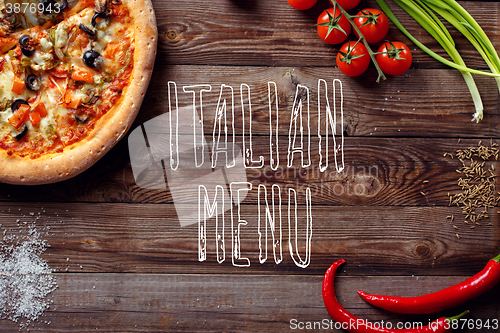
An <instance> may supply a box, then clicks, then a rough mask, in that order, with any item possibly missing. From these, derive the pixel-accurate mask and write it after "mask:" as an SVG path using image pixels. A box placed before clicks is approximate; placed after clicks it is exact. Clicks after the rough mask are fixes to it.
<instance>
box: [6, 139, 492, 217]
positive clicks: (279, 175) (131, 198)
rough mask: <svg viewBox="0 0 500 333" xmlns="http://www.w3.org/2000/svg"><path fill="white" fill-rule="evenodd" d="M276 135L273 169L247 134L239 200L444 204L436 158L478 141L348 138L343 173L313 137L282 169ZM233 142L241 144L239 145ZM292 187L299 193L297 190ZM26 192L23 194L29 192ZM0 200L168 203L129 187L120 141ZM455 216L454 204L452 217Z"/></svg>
mask: <svg viewBox="0 0 500 333" xmlns="http://www.w3.org/2000/svg"><path fill="white" fill-rule="evenodd" d="M239 139H241V138H239ZM280 140H281V141H279V144H281V143H283V144H284V147H280V148H279V152H280V167H279V168H278V169H277V170H276V171H273V170H272V169H271V168H270V166H269V160H270V158H269V149H270V145H269V139H268V138H265V137H255V138H254V142H253V143H254V147H253V148H254V154H255V156H256V157H257V156H259V155H262V156H264V159H265V166H264V168H262V169H255V170H252V169H247V170H246V174H247V180H248V181H250V182H251V183H252V186H253V188H254V190H255V191H251V192H250V193H249V195H248V198H246V201H245V202H246V203H254V204H255V203H257V196H256V194H257V191H256V190H257V187H258V185H260V184H266V185H267V186H271V185H272V184H278V185H280V186H281V187H282V189H285V190H287V188H289V187H292V188H295V189H302V190H304V189H305V187H310V188H311V190H312V191H313V193H314V196H313V198H312V201H313V204H315V205H317V204H320V205H342V206H344V205H353V206H360V205H362V206H368V205H369V206H377V205H378V206H394V205H395V206H428V205H438V206H448V204H449V197H448V193H450V194H455V193H459V191H460V188H459V187H458V184H457V182H458V179H459V178H460V174H459V173H457V172H456V170H457V169H459V168H461V166H462V164H461V163H460V162H459V161H458V160H457V159H456V158H455V159H451V158H450V157H449V156H443V155H444V154H445V153H455V151H456V150H457V149H466V148H469V147H470V146H477V144H478V142H479V139H467V140H465V139H464V140H460V142H458V140H456V139H426V138H349V137H348V138H345V144H344V146H345V148H344V155H345V156H344V159H345V171H344V172H342V173H338V172H337V171H336V170H335V161H334V157H335V156H334V155H333V154H331V153H330V154H329V167H328V169H327V170H326V171H325V172H320V171H319V170H318V165H319V153H318V145H317V138H314V141H313V143H312V145H311V147H312V149H311V163H312V164H311V167H308V168H301V166H300V160H299V158H298V155H297V156H295V160H294V164H293V165H292V167H290V168H288V167H287V151H288V139H287V138H283V139H280ZM492 142H493V143H497V142H498V141H497V140H492ZM238 144H239V145H240V147H241V146H242V145H241V143H240V142H238ZM483 144H484V145H489V144H490V140H483ZM492 163H493V162H492ZM493 164H494V165H495V166H496V170H499V169H500V166H498V165H497V162H494V163H493ZM166 165H169V164H168V163H167V164H166ZM487 167H488V165H487V166H486V168H487ZM145 174H147V171H146V172H145ZM177 177H179V175H177ZM497 186H498V183H497ZM180 189H181V190H182V188H180ZM355 189H356V191H354V190H355ZM299 192H301V193H299V194H302V192H303V191H299ZM26 193H29V197H27V196H26ZM422 193H424V194H425V195H423V194H422ZM0 200H1V201H11V202H17V201H25V200H29V201H41V202H46V201H53V202H75V201H76V202H82V201H83V202H135V203H172V202H173V199H172V194H171V192H170V189H169V188H168V189H167V190H151V189H147V188H141V187H139V186H138V185H137V184H136V180H135V179H134V176H133V174H132V170H131V167H130V158H129V152H128V147H127V142H126V140H122V141H121V142H120V143H119V144H118V146H117V147H115V148H114V149H113V150H112V151H111V152H110V153H109V154H107V155H106V156H105V157H104V158H103V159H102V160H101V161H99V162H98V163H97V164H96V165H95V166H93V167H92V168H90V169H89V170H87V171H86V172H84V173H83V174H81V175H79V176H77V177H76V178H74V179H71V180H68V181H65V182H61V183H56V184H52V185H47V186H34V187H23V186H11V185H6V184H0ZM458 213H459V209H458V208H457V209H456V213H455V214H458Z"/></svg>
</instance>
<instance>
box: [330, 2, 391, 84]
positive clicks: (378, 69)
mask: <svg viewBox="0 0 500 333" xmlns="http://www.w3.org/2000/svg"><path fill="white" fill-rule="evenodd" d="M329 1H330V3H331V4H332V5H333V6H334V7H337V8H338V9H340V11H341V12H342V15H344V16H345V18H346V19H347V21H349V23H350V24H351V26H352V27H353V29H354V30H356V32H357V33H358V36H359V39H361V41H362V42H363V44H364V45H365V47H366V50H367V51H368V54H369V55H370V58H371V60H372V62H373V64H374V65H375V68H376V69H377V73H378V77H377V81H376V82H377V83H379V82H380V79H382V80H385V79H386V77H385V74H384V72H382V70H381V69H380V66H379V65H378V63H377V59H376V58H375V53H374V52H373V51H372V49H371V47H370V45H369V44H368V42H367V41H366V39H365V36H364V35H363V33H362V32H361V31H360V30H359V28H358V27H357V26H356V24H354V21H353V20H352V16H351V15H350V14H349V13H348V12H347V11H346V10H345V9H344V8H342V7H341V6H340V5H339V4H338V3H337V1H336V0H329Z"/></svg>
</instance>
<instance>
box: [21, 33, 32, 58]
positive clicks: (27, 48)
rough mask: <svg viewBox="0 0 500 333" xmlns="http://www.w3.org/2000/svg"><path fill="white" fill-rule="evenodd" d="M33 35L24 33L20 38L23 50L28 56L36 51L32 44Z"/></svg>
mask: <svg viewBox="0 0 500 333" xmlns="http://www.w3.org/2000/svg"><path fill="white" fill-rule="evenodd" d="M30 41H31V37H30V36H29V35H22V36H21V38H19V45H21V51H22V52H23V54H24V55H25V56H27V57H31V56H32V55H33V53H35V48H34V47H33V45H31V44H30Z"/></svg>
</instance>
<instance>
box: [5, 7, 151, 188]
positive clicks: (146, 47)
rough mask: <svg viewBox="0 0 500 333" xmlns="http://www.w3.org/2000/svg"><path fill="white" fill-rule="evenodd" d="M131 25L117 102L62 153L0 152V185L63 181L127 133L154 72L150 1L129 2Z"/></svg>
mask: <svg viewBox="0 0 500 333" xmlns="http://www.w3.org/2000/svg"><path fill="white" fill-rule="evenodd" d="M127 6H128V7H129V9H130V16H131V17H132V18H133V25H134V43H135V50H134V68H133V70H132V75H131V78H130V84H129V85H128V86H127V87H126V88H125V89H124V90H123V93H122V96H121V98H120V100H119V101H118V102H117V103H116V104H115V105H114V106H113V107H112V108H111V109H110V110H109V111H108V112H107V113H106V114H105V115H104V116H103V117H102V118H101V119H100V120H99V121H98V122H97V124H96V126H95V128H94V129H93V130H92V131H91V132H90V133H89V135H88V136H87V137H86V138H84V139H83V140H81V141H79V142H76V143H74V144H72V145H69V146H67V147H65V148H64V150H63V152H61V153H51V154H47V155H42V156H41V157H39V158H36V159H31V158H30V157H19V156H15V155H8V154H7V152H6V151H4V150H1V151H0V165H1V166H0V182H4V183H10V184H26V185H38V184H48V183H54V182H58V181H63V180H66V179H68V178H71V177H74V176H76V175H78V174H79V173H81V172H83V171H85V170H86V169H88V168H89V167H90V166H92V165H93V164H94V163H95V162H97V161H98V160H99V159H100V158H101V157H102V156H103V155H104V154H106V153H107V152H108V151H109V150H110V149H111V148H112V147H113V146H114V145H115V144H116V143H117V142H118V141H119V140H120V139H121V138H122V137H123V136H124V135H125V133H126V132H127V131H128V130H129V128H130V126H131V125H132V123H133V121H134V119H135V117H136V115H137V113H138V111H139V109H140V107H141V104H142V101H143V99H144V95H145V94H146V90H147V88H148V84H149V80H150V78H151V74H152V72H153V67H154V62H155V57H156V47H157V41H158V30H157V27H156V18H155V14H154V10H153V6H152V4H151V0H128V1H127Z"/></svg>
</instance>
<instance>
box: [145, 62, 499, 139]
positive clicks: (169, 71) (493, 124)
mask: <svg viewBox="0 0 500 333" xmlns="http://www.w3.org/2000/svg"><path fill="white" fill-rule="evenodd" d="M221 73H224V76H223V77H221ZM165 78H168V80H167V79H165ZM336 79H337V80H340V81H341V82H342V95H343V97H344V98H343V111H344V126H345V127H344V128H345V133H346V134H347V135H349V136H397V137H401V136H402V137H408V136H410V137H414V136H419V137H422V136H424V137H471V136H472V137H478V136H481V137H491V136H493V137H497V136H498V135H499V129H498V126H497V125H498V123H499V118H498V117H499V115H498V99H499V98H498V95H499V92H498V87H497V86H496V83H495V80H494V79H493V78H489V77H483V76H477V77H476V78H475V80H476V83H477V86H478V89H479V92H480V94H481V97H482V101H483V104H484V113H485V115H484V121H482V122H479V123H475V122H471V119H472V114H473V113H474V112H475V109H474V105H473V102H472V98H471V95H470V92H469V90H468V88H467V86H466V84H465V83H464V80H463V78H462V76H461V75H460V73H459V72H457V71H456V70H453V69H439V70H437V69H433V70H422V69H415V70H409V71H408V72H407V74H405V75H403V76H397V77H390V78H388V80H387V81H383V82H381V83H379V84H377V83H375V80H376V72H375V70H370V71H369V72H368V73H367V75H366V76H364V77H363V78H359V77H358V78H348V77H346V76H345V75H343V74H342V73H340V71H339V70H338V69H337V68H327V67H313V68H297V67H248V66H245V67H233V66H229V67H228V66H156V68H155V73H154V75H153V79H152V83H151V85H150V89H149V91H148V94H147V96H146V98H145V101H144V104H143V108H142V111H141V112H140V113H139V116H138V118H137V121H136V124H142V123H144V122H146V121H148V120H150V119H153V118H154V117H156V116H159V115H162V114H164V113H166V112H167V111H169V96H168V81H171V82H175V83H176V84H177V98H178V104H179V108H180V112H189V113H190V112H191V110H190V108H192V104H193V93H192V92H184V91H183V88H184V87H185V86H190V85H210V87H209V88H210V89H211V91H210V92H204V93H203V112H201V111H200V108H201V106H200V105H199V104H200V102H199V98H198V97H197V98H196V100H197V102H196V103H197V107H198V113H199V116H200V117H201V116H202V114H201V113H203V124H204V129H205V133H212V131H213V125H214V116H215V110H216V109H217V104H218V102H219V96H220V95H221V90H222V87H221V86H222V85H223V84H224V85H228V86H230V87H231V88H232V90H233V96H234V105H235V107H234V114H235V118H234V126H235V129H236V132H237V133H238V134H241V133H242V123H243V119H242V106H241V105H242V104H241V100H242V98H241V94H240V86H241V85H242V84H246V85H248V86H249V88H250V92H251V95H250V96H251V97H250V100H251V110H252V121H253V122H252V132H253V133H254V134H255V135H269V128H268V124H269V112H270V104H271V109H272V110H273V112H274V110H275V104H276V103H275V100H276V95H275V94H274V89H271V90H270V89H269V88H268V82H274V83H275V84H276V91H277V100H278V110H279V118H278V121H279V127H278V131H279V133H278V134H280V135H288V131H289V128H290V119H291V115H292V108H293V105H294V101H295V100H296V94H297V91H298V90H297V89H298V88H297V87H298V86H299V85H300V86H303V87H306V88H307V89H308V90H309V104H308V105H309V112H310V114H309V117H308V118H309V120H310V124H309V125H310V126H311V128H312V130H313V133H315V134H316V132H315V131H316V129H317V127H318V125H317V123H318V91H319V90H318V85H319V81H320V80H325V81H326V84H327V89H328V91H327V93H326V96H328V100H329V103H330V106H331V107H332V108H333V106H334V105H336V107H337V110H339V109H340V104H341V102H340V100H339V99H338V97H337V100H335V99H334V98H333V94H334V89H336V94H337V96H339V95H340V85H339V84H338V83H337V84H336V86H335V87H334V84H333V82H334V80H336ZM171 88H172V91H173V87H171ZM302 89H303V88H302ZM189 90H193V89H189ZM195 91H196V90H195ZM270 91H271V95H270V96H269V94H270ZM299 92H302V93H303V94H302V95H304V94H305V93H304V92H303V91H302V90H299ZM320 95H321V105H322V112H324V110H323V108H324V107H325V105H326V102H325V97H324V96H325V90H324V88H323V86H322V88H321V93H320ZM197 96H198V93H197ZM243 96H245V101H246V100H247V99H246V96H247V95H246V90H244V94H243ZM299 96H300V95H299ZM171 98H172V100H174V95H173V93H172V96H171ZM222 98H223V99H227V103H228V105H231V104H230V103H231V101H232V99H231V94H230V90H229V88H227V87H226V88H224V90H223V94H222ZM270 101H271V103H270ZM302 101H303V103H304V105H307V99H306V98H302ZM245 103H246V104H245V110H246V111H245V112H246V117H248V110H249V106H248V104H247V102H245ZM172 105H174V104H173V103H172ZM228 109H229V111H232V110H231V107H228ZM303 112H304V113H305V112H306V107H305V106H304V110H303ZM273 114H274V113H273ZM304 117H305V116H304ZM229 119H231V118H229ZM323 119H325V118H324V115H323ZM245 121H246V122H247V124H248V118H247V119H246V120H245ZM263 124H265V126H262V125H263Z"/></svg>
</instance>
